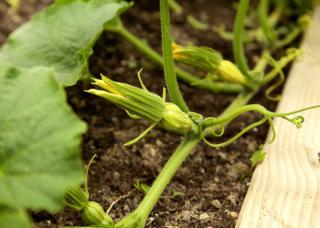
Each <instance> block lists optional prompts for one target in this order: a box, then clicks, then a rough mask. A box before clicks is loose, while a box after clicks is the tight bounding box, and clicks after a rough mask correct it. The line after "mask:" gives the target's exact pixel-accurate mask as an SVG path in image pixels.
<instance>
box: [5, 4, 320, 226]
mask: <svg viewBox="0 0 320 228" xmlns="http://www.w3.org/2000/svg"><path fill="white" fill-rule="evenodd" d="M249 2H250V1H249V0H241V1H240V3H239V6H238V7H239V8H238V13H237V18H236V21H235V26H234V33H233V35H234V38H233V47H234V48H233V49H234V58H235V63H232V62H231V61H229V60H225V59H223V56H222V55H221V54H220V53H219V52H218V51H216V50H213V49H210V48H208V47H195V46H188V47H183V46H179V45H175V44H174V43H173V42H172V37H171V29H170V16H169V2H168V0H160V16H161V31H162V50H163V57H161V55H159V54H158V53H156V52H155V51H154V50H152V49H151V48H150V47H148V46H147V45H146V44H144V43H142V42H140V41H139V39H138V38H137V37H135V36H133V35H132V34H131V33H129V32H128V31H127V30H126V29H125V28H124V27H123V25H122V24H121V22H120V19H119V14H120V13H122V12H124V11H125V10H127V9H128V8H129V7H130V6H131V5H132V4H130V3H128V2H125V1H121V0H56V1H55V3H54V4H53V5H51V6H49V7H47V8H46V9H44V10H43V11H42V12H40V13H38V14H36V15H35V16H34V17H33V18H32V20H31V21H30V22H28V23H26V24H25V25H23V26H22V27H20V28H19V29H18V30H17V31H15V32H14V33H13V34H12V35H11V36H10V37H9V39H8V41H7V42H6V44H5V45H4V46H3V47H2V48H1V49H0V64H1V65H0V66H1V67H0V81H1V84H0V88H1V90H0V105H1V107H3V108H1V110H0V126H1V132H0V226H4V227H8V224H9V227H12V226H16V227H30V222H29V219H28V216H27V214H26V210H27V209H32V210H35V211H38V210H42V209H46V210H49V211H52V212H55V211H57V210H59V209H60V208H61V206H62V201H63V196H66V197H65V199H64V201H65V202H64V203H65V205H67V206H69V207H71V208H72V209H74V210H76V211H79V212H81V215H82V218H83V220H84V221H85V222H86V223H87V224H88V225H90V226H94V227H125V228H127V227H128V228H130V227H132V228H135V227H144V226H145V223H146V220H147V218H148V216H149V214H150V213H151V211H152V209H153V207H154V206H155V204H156V203H157V201H158V199H159V198H160V196H161V194H162V192H163V191H164V189H165V188H166V186H167V185H168V184H169V182H170V180H171V178H172V177H173V175H174V174H175V172H176V171H177V169H178V168H179V167H180V166H181V164H182V163H183V161H184V160H185V159H186V157H187V156H188V155H189V153H190V151H191V150H192V148H193V147H194V146H195V145H197V144H198V143H199V142H200V141H203V142H205V143H206V144H207V145H208V146H211V147H223V146H227V145H229V144H230V143H232V142H234V141H235V140H237V139H238V138H239V137H241V136H242V135H243V134H245V133H246V132H248V131H249V130H251V129H253V128H255V127H257V126H259V125H262V124H264V123H266V122H268V123H269V124H270V125H271V127H272V129H273V132H274V137H272V138H271V140H270V141H271V142H272V141H273V140H274V139H275V133H276V130H275V129H274V128H273V118H275V117H279V118H282V119H284V120H286V121H289V122H291V123H292V124H295V125H296V126H297V127H298V128H300V127H301V126H302V123H303V121H304V119H303V117H302V116H292V115H295V114H297V113H300V112H302V111H305V110H308V109H311V108H316V107H318V106H315V107H308V108H303V109H301V110H297V111H293V112H288V113H274V112H270V111H268V110H266V109H265V108H264V107H263V106H261V105H258V104H251V105H247V103H248V102H249V100H250V99H251V98H252V97H253V96H254V95H255V94H256V93H257V92H258V91H259V89H260V88H261V87H262V86H264V85H266V84H268V83H270V82H271V81H272V80H273V79H275V78H276V77H277V75H282V76H281V77H283V72H282V68H284V67H285V66H286V65H287V64H288V63H290V62H291V61H292V60H294V59H295V58H296V57H297V56H299V54H300V51H299V50H297V49H290V50H288V52H287V54H286V55H285V56H283V57H282V58H281V59H279V60H278V61H276V60H274V59H273V58H272V57H271V55H270V53H271V49H272V47H271V46H270V47H266V50H265V52H264V54H263V55H262V57H261V58H260V62H259V63H258V64H257V65H256V66H255V67H254V68H252V69H251V68H249V65H248V63H247V58H246V56H245V53H244V47H243V45H244V32H245V30H244V26H245V19H246V13H247V10H248V7H249ZM171 4H172V3H171ZM84 15H85V16H84ZM104 30H107V31H113V32H118V33H119V34H121V35H123V36H124V37H126V38H127V39H128V40H130V41H131V42H132V43H134V44H135V45H136V46H137V47H138V49H140V51H142V52H143V53H145V54H146V56H148V57H150V58H151V59H153V60H154V61H155V62H157V63H158V64H160V65H163V66H164V76H165V81H166V88H167V90H168V93H169V96H170V101H167V99H166V89H164V92H163V95H162V97H161V96H159V95H157V94H154V93H152V92H150V91H148V89H147V88H146V87H145V86H144V84H143V81H142V79H141V77H140V75H138V77H139V80H140V82H141V87H142V88H137V87H134V86H131V85H129V84H126V83H121V82H116V81H113V80H111V79H110V78H108V77H106V76H102V78H101V79H94V82H93V84H94V85H95V86H97V87H98V88H92V89H89V90H88V91H87V92H89V93H91V94H94V95H97V96H100V97H102V98H104V99H106V100H108V101H109V102H112V103H114V104H115V105H117V106H118V107H120V108H122V109H124V110H125V111H126V112H127V113H128V115H129V116H130V117H132V118H135V119H137V118H143V119H146V120H148V121H150V127H149V128H148V129H146V131H144V132H142V133H141V135H139V136H137V138H135V139H133V140H132V141H130V142H128V143H127V144H126V146H130V145H132V144H133V143H135V142H137V141H138V140H139V139H141V138H142V137H144V136H145V135H146V134H147V133H148V132H149V131H150V130H152V128H153V127H156V126H158V127H162V128H164V129H166V130H168V131H170V132H173V133H177V134H181V135H183V136H184V139H183V141H182V142H181V143H180V145H179V146H178V147H177V149H176V151H175V152H174V153H173V155H172V156H171V158H170V159H169V161H168V162H167V164H166V165H165V166H164V168H163V170H162V171H161V172H160V174H159V176H158V177H157V179H156V180H155V181H154V183H153V185H152V186H151V188H150V189H148V191H147V192H146V196H145V198H144V199H143V201H142V202H141V203H140V205H139V206H138V208H137V209H136V210H135V211H133V212H132V213H130V214H129V215H127V216H126V217H125V218H122V219H121V220H120V221H118V222H116V221H114V220H113V219H112V218H111V217H110V216H109V215H108V214H107V213H106V212H105V211H104V209H103V208H102V207H101V206H100V204H99V203H98V202H92V201H90V194H89V192H88V186H87V185H88V183H87V182H88V169H89V167H88V168H87V169H86V172H85V175H83V170H81V163H80V159H79V144H80V135H81V134H82V133H84V131H85V125H84V124H83V123H82V122H81V121H80V120H78V119H77V118H76V117H75V115H74V114H73V113H72V112H71V111H70V108H69V107H68V105H67V104H66V102H65V95H64V92H63V89H62V87H63V86H71V85H74V84H75V83H76V82H77V81H78V80H79V79H80V78H84V79H88V78H91V77H93V76H92V75H91V74H90V72H89V70H88V58H89V56H90V55H91V54H92V47H93V45H94V43H95V41H96V40H97V39H98V38H99V36H100V34H101V33H102V32H103V31H104ZM265 36H267V35H266V34H265ZM172 46H173V47H174V48H172ZM174 59H175V60H176V61H180V62H182V63H184V64H188V65H191V66H193V67H196V68H199V69H201V70H203V71H207V72H208V77H211V78H209V79H210V80H208V82H206V83H201V82H200V83H199V78H197V77H196V76H194V75H191V74H189V73H187V72H185V71H183V70H181V69H180V68H177V67H176V66H175V64H174ZM267 64H270V65H271V66H272V67H273V69H271V71H266V70H265V69H266V66H267ZM176 73H177V74H178V76H180V78H182V79H184V80H186V81H187V82H189V83H191V84H195V85H197V86H199V87H201V88H205V89H209V90H211V91H214V92H221V91H223V92H233V93H239V95H238V97H237V98H236V99H235V100H234V101H233V102H232V103H231V104H230V105H229V107H228V108H227V109H226V110H225V111H224V112H223V113H222V114H221V115H220V116H217V117H216V116H215V117H204V116H202V115H201V113H195V112H192V111H190V110H189V107H188V106H187V105H186V103H185V101H184V99H183V96H182V94H181V92H180V89H179V86H178V82H177V78H176ZM211 79H212V80H211ZM274 87H275V86H274V85H273V86H271V87H270V88H271V90H272V88H274ZM269 92H270V91H269ZM13 104H14V105H13ZM251 111H255V112H259V113H260V114H262V119H261V120H259V121H257V122H255V123H252V124H250V125H249V126H247V127H245V128H244V129H243V130H242V131H241V132H239V133H238V134H236V135H235V136H233V137H231V138H230V139H229V140H227V141H224V142H221V141H220V142H217V143H214V142H212V141H211V140H213V139H217V138H219V137H221V136H222V135H223V134H224V130H225V128H226V127H227V125H228V123H229V122H230V121H232V120H233V119H235V118H236V117H237V116H239V115H241V114H243V113H245V112H251ZM30 155H32V156H30ZM35 180H36V181H35ZM81 182H84V183H85V185H84V187H81Z"/></svg>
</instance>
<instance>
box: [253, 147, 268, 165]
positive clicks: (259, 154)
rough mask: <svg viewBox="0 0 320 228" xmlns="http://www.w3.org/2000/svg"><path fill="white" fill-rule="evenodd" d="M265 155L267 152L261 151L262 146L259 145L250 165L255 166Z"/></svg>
mask: <svg viewBox="0 0 320 228" xmlns="http://www.w3.org/2000/svg"><path fill="white" fill-rule="evenodd" d="M266 155H267V152H265V151H263V146H260V148H259V149H258V150H256V151H255V152H254V153H253V154H252V156H251V158H250V161H251V167H253V168H254V167H256V166H257V165H258V164H260V163H261V162H263V161H264V159H265V157H266Z"/></svg>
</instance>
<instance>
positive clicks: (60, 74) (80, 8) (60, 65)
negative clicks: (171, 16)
mask: <svg viewBox="0 0 320 228" xmlns="http://www.w3.org/2000/svg"><path fill="white" fill-rule="evenodd" d="M129 6H130V4H129V3H127V2H125V1H116V0H89V1H86V0H60V1H56V3H54V4H53V5H52V6H49V7H47V8H46V9H44V10H43V11H41V12H40V13H38V14H36V15H35V16H34V17H33V18H32V20H31V21H29V22H28V23H26V24H25V25H23V26H21V27H20V28H19V29H18V30H16V31H15V32H14V33H13V34H12V35H11V36H10V37H9V39H8V41H7V42H6V44H5V45H4V46H3V47H2V48H1V50H0V63H4V62H5V63H10V64H12V65H14V66H16V67H22V68H29V67H34V66H46V67H52V68H54V70H55V71H56V77H57V80H58V81H59V83H61V84H63V85H65V86H70V85H74V84H75V83H76V82H77V81H78V80H79V78H80V77H81V76H85V75H86V74H88V58H89V57H90V56H91V54H92V47H93V45H94V43H95V42H96V40H97V39H98V38H99V36H100V34H101V33H102V31H103V29H104V28H103V26H104V24H105V23H106V22H108V21H110V20H112V19H113V18H115V17H116V16H117V15H118V14H119V13H121V12H122V11H124V10H125V9H127V7H129Z"/></svg>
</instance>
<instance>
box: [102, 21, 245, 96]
mask: <svg viewBox="0 0 320 228" xmlns="http://www.w3.org/2000/svg"><path fill="white" fill-rule="evenodd" d="M119 23H120V22H119ZM106 30H107V31H111V32H115V33H117V34H119V35H121V36H122V37H123V38H125V39H126V40H127V41H129V42H130V43H131V44H132V45H133V46H135V47H136V48H137V49H138V50H139V51H140V52H141V53H142V54H143V55H145V56H146V57H148V58H149V59H150V60H152V61H153V62H155V63H157V64H158V65H159V66H161V67H162V66H163V59H162V56H161V55H160V54H159V53H157V52H156V51H154V50H153V49H152V48H151V47H150V46H149V45H148V44H147V43H146V42H145V41H142V40H141V39H140V38H138V37H137V36H135V35H134V34H133V33H131V32H130V31H128V30H127V29H126V28H125V27H124V26H123V25H121V24H120V25H118V26H117V27H108V28H106ZM175 70H176V73H177V76H178V77H179V78H180V79H181V80H183V81H185V82H187V83H189V84H190V85H193V84H196V83H197V82H199V80H201V79H199V78H198V77H195V76H193V75H191V74H189V73H188V72H186V71H184V70H182V69H180V68H179V67H176V68H175ZM194 86H195V87H198V88H200V89H205V90H208V91H211V92H214V93H220V92H223V93H239V92H240V91H241V90H242V89H243V87H242V86H240V85H238V84H230V83H223V82H222V83H221V82H211V81H208V82H207V83H200V84H198V85H194Z"/></svg>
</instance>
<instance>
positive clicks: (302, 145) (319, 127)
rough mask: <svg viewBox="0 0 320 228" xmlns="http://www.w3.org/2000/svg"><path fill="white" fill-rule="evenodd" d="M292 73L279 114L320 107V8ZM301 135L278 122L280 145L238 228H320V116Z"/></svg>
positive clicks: (255, 182) (258, 177) (256, 178)
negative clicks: (301, 54)
mask: <svg viewBox="0 0 320 228" xmlns="http://www.w3.org/2000/svg"><path fill="white" fill-rule="evenodd" d="M302 50H303V51H304V54H303V56H302V57H301V58H300V59H298V60H297V61H296V62H295V63H294V65H293V67H292V70H291V73H290V75H289V79H288V81H287V83H286V85H285V89H284V92H283V97H282V100H281V102H280V103H279V106H278V109H277V111H278V112H287V111H290V110H294V109H299V108H302V107H306V106H312V105H319V104H320V7H318V8H317V9H316V10H315V12H314V16H313V23H312V25H311V27H310V29H309V31H308V32H307V33H306V37H305V39H304V41H303V43H302ZM303 116H304V117H305V123H304V125H303V128H302V129H300V130H297V129H295V126H294V125H292V124H290V123H288V122H287V121H282V120H281V119H278V120H276V121H275V127H276V129H277V132H278V135H277V138H276V141H275V142H274V143H273V144H271V145H266V146H265V151H266V152H268V154H267V157H266V159H265V160H264V162H263V163H262V164H260V165H259V166H258V167H257V168H256V170H255V172H254V175H253V178H252V181H251V184H250V188H249V191H248V193H247V195H246V198H245V201H244V204H243V206H242V209H241V212H240V216H239V219H238V222H237V225H236V227H241V228H251V227H255V228H264V227H268V228H271V227H272V228H273V227H286V228H289V227H290V228H291V227H296V228H319V227H320V111H319V109H316V110H312V111H308V112H305V113H303Z"/></svg>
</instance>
